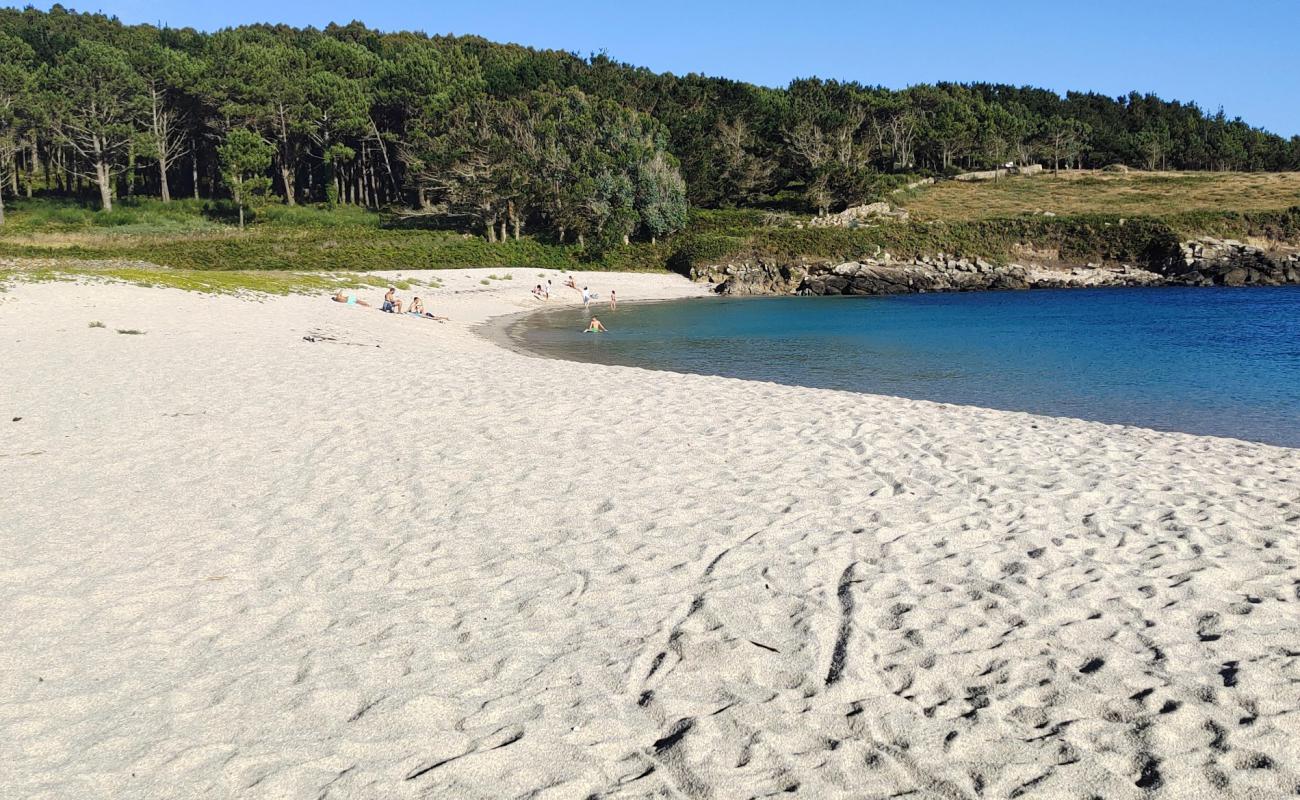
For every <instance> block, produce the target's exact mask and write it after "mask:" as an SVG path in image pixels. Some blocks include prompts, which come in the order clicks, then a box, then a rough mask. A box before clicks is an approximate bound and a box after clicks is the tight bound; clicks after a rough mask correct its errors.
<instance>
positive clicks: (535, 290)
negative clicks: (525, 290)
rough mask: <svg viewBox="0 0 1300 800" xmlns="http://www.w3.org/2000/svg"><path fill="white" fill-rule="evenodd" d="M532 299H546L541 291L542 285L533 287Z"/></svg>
mask: <svg viewBox="0 0 1300 800" xmlns="http://www.w3.org/2000/svg"><path fill="white" fill-rule="evenodd" d="M533 297H536V298H537V299H538V300H544V299H546V294H545V292H544V291H543V290H542V285H541V284H540V283H539V284H537V285H536V286H534V287H533Z"/></svg>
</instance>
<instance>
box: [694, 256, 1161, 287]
mask: <svg viewBox="0 0 1300 800" xmlns="http://www.w3.org/2000/svg"><path fill="white" fill-rule="evenodd" d="M692 277H695V278H696V279H697V280H708V281H710V282H712V283H716V284H718V289H717V291H718V292H719V293H721V294H733V295H753V294H812V295H835V294H847V295H884V294H909V293H915V292H972V291H984V290H996V289H1032V288H1065V287H1083V286H1150V285H1153V284H1159V283H1163V282H1164V278H1163V277H1162V276H1160V275H1158V274H1156V273H1154V272H1149V271H1147V270H1143V269H1138V268H1136V267H1131V266H1119V267H1103V266H1101V265H1089V266H1088V267H1074V268H1050V267H1041V266H1023V265H1020V264H1006V265H997V264H992V263H990V262H988V261H985V260H983V259H974V260H970V259H965V258H955V257H949V256H936V257H928V256H927V257H923V258H919V259H914V260H907V261H896V260H894V259H892V258H890V257H889V254H888V253H885V254H882V255H881V256H879V257H876V258H872V259H867V260H864V261H847V262H842V263H838V264H833V263H828V262H812V263H802V264H798V265H784V264H773V263H768V262H763V261H754V262H744V263H740V264H726V265H720V266H717V267H710V268H706V269H704V270H699V271H697V272H696V273H693V276H692Z"/></svg>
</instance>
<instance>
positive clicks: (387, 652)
mask: <svg viewBox="0 0 1300 800" xmlns="http://www.w3.org/2000/svg"><path fill="white" fill-rule="evenodd" d="M529 274H530V275H531V273H529ZM478 277H479V275H478V273H476V272H474V271H467V272H465V273H458V274H455V275H452V276H450V277H449V278H448V280H447V284H446V288H445V289H442V290H439V291H438V292H430V293H427V294H426V296H427V295H428V294H432V295H435V300H436V302H434V303H431V305H432V306H434V307H435V308H436V310H438V311H440V312H441V311H446V312H447V313H450V314H451V315H453V317H455V321H454V322H452V323H450V324H447V325H438V324H436V323H430V322H425V321H420V320H415V319H412V318H396V317H393V316H390V315H382V314H380V313H378V312H367V311H361V310H356V309H349V308H345V307H343V306H340V305H336V304H333V303H329V302H327V301H324V300H321V299H316V298H301V297H292V298H278V299H271V300H265V301H264V302H253V301H248V300H238V299H233V298H213V297H203V296H198V295H190V294H184V293H180V292H175V291H170V290H154V289H144V288H135V287H123V286H98V287H90V286H73V285H36V286H19V287H16V288H13V289H11V290H10V291H9V292H8V293H7V294H0V357H2V363H3V364H4V378H3V381H2V382H0V415H2V416H0V431H2V432H3V435H2V436H0V487H3V488H2V489H0V492H2V493H3V498H4V503H3V514H2V515H0V643H2V644H0V786H3V787H7V788H6V789H5V790H4V791H3V792H0V794H4V795H5V796H12V797H37V798H66V797H199V796H204V797H241V798H242V797H266V798H281V797H292V798H297V797H303V798H308V797H312V798H314V797H357V798H372V797H393V798H401V797H468V798H476V797H483V798H489V797H516V796H527V797H546V798H568V797H575V798H581V797H587V796H599V797H608V798H636V797H677V798H708V797H716V798H731V797H755V796H769V795H774V794H780V793H782V792H792V791H793V792H796V793H797V794H798V795H799V796H806V797H841V796H842V797H888V796H895V795H899V794H905V795H907V796H914V797H925V798H974V797H980V796H986V797H1009V796H1024V797H1070V798H1083V797H1090V796H1099V797H1107V798H1126V797H1145V796H1154V797H1169V798H1187V797H1282V796H1291V795H1293V794H1294V793H1295V792H1296V791H1297V787H1300V570H1298V569H1297V565H1298V564H1300V538H1298V535H1300V451H1297V450H1287V449H1282V448H1275V447H1267V446H1262V445H1255V444H1247V443H1240V442H1234V441H1231V440H1222V439H1208V438H1198V437H1192V436H1184V435H1178V434H1164V433H1156V432H1151V431H1145V430H1138V429H1126V428H1118V427H1113V426H1105V425H1099V424H1093V423H1087V422H1079V421H1072V420H1055V419H1045V418H1040V417H1033V416H1029V415H1023V414H1011V413H1005V412H995V411H986V410H981V409H970V408H957V407H952V406H943V405H938V404H932V403H924V402H915V401H908V400H899V399H891V398H882V397H873V396H863V395H854V394H849V393H841V392H832V391H823V390H811V389H799V388H790V387H781V386H774V385H768V384H761V383H752V382H744V381H737V380H729V379H721V378H710V377H702V376H688V375H675V374H667V373H654V372H648V371H644V370H637V369H630V368H619V367H603V366H596V365H587V364H576V363H569V362H559V361H546V360H540V359H535V358H529V357H526V356H523V355H520V354H517V353H512V352H509V351H506V350H504V349H501V348H499V347H497V346H495V345H493V344H492V343H490V342H489V341H487V340H486V339H483V338H482V337H479V336H477V335H476V334H475V333H474V332H473V324H474V323H476V322H478V321H481V320H483V319H486V318H487V317H489V316H491V315H493V314H500V313H506V312H510V311H517V310H520V309H521V308H526V307H528V306H529V305H530V303H529V301H526V300H524V299H522V297H521V295H525V294H526V293H527V289H528V286H529V285H531V284H529V283H527V281H526V280H523V279H520V280H517V281H516V283H519V284H521V285H519V286H514V285H510V286H506V287H504V288H500V284H497V285H496V286H494V287H493V288H486V287H480V285H479V284H478V282H477V281H478ZM528 280H532V279H531V277H529V278H528ZM591 280H592V281H596V280H599V281H601V283H600V287H601V291H602V292H603V291H607V288H608V287H609V286H617V288H618V290H619V294H620V296H621V297H623V298H624V299H633V298H636V297H650V296H664V295H686V294H693V293H698V292H699V291H700V290H699V288H698V287H695V286H692V285H689V284H685V283H684V282H678V281H676V280H674V279H670V278H665V277H662V276H617V277H606V276H593V277H592V278H591ZM558 282H559V281H558V280H556V283H557V284H558ZM595 285H596V284H595V283H593V286H595ZM602 318H604V319H606V321H607V323H610V325H611V327H616V325H615V323H616V320H617V315H616V314H615V315H607V314H604V313H602ZM90 320H103V321H104V322H105V323H106V324H107V325H108V326H109V327H108V328H106V329H90V328H87V322H88V321H90ZM115 327H123V328H126V327H130V328H139V329H143V330H145V331H147V333H146V334H144V335H140V336H129V335H120V334H117V333H115V332H114V328H115ZM305 335H313V336H317V337H322V336H329V337H333V338H334V339H336V340H338V341H317V342H307V341H304V340H303V337H304V336H305ZM16 416H20V417H22V419H21V420H20V421H18V422H10V419H11V418H12V417H16ZM908 793H910V794H908Z"/></svg>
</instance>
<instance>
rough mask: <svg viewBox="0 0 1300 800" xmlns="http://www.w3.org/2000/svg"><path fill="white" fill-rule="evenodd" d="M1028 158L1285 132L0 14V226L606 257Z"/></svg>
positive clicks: (961, 98) (1248, 161)
mask: <svg viewBox="0 0 1300 800" xmlns="http://www.w3.org/2000/svg"><path fill="white" fill-rule="evenodd" d="M1031 160H1043V161H1045V162H1046V163H1047V164H1048V165H1049V166H1050V167H1096V166H1103V165H1107V164H1111V163H1126V164H1129V165H1132V166H1135V167H1142V168H1146V169H1166V168H1169V169H1214V170H1284V169H1300V137H1294V138H1292V139H1291V140H1290V141H1287V140H1284V139H1282V138H1280V137H1278V136H1275V135H1273V134H1269V133H1267V132H1265V131H1262V130H1259V129H1257V128H1252V127H1250V126H1249V125H1247V124H1246V123H1244V122H1242V121H1240V120H1236V119H1233V120H1229V119H1226V118H1225V117H1224V116H1223V114H1222V113H1219V114H1216V115H1207V114H1205V113H1203V112H1202V111H1201V110H1200V109H1199V108H1197V107H1196V106H1195V105H1184V104H1180V103H1177V102H1167V101H1164V100H1161V99H1159V98H1156V97H1153V96H1149V95H1148V96H1142V95H1137V94H1132V95H1129V96H1127V97H1121V98H1111V97H1106V96H1102V95H1097V94H1080V93H1070V94H1068V95H1066V96H1065V97H1064V98H1062V97H1060V96H1059V95H1057V94H1055V93H1053V92H1050V91H1045V90H1040V89H1032V88H1016V87H1010V86H995V85H982V84H975V85H960V84H939V85H933V86H930V85H922V86H915V87H912V88H909V89H906V90H902V91H891V90H888V89H883V88H877V87H869V86H862V85H859V84H856V83H840V82H835V81H823V80H818V79H806V80H798V81H795V82H793V83H792V84H791V85H790V86H789V87H788V88H786V89H779V90H778V89H768V88H762V87H758V86H753V85H750V84H745V83H739V82H736V81H730V80H725V79H718V78H705V77H700V76H695V75H691V76H687V77H676V76H673V75H668V74H656V73H653V72H650V71H649V70H645V69H639V68H634V67H630V66H627V65H624V64H619V63H616V62H614V61H611V60H610V59H608V58H605V57H604V56H594V57H592V58H589V59H584V58H580V57H578V56H576V55H573V54H570V53H564V52H554V51H537V50H532V49H528V48H523V47H518V46H513V45H500V44H494V43H491V42H488V41H485V40H483V39H479V38H475V37H438V36H435V37H427V36H425V35H423V34H414V33H392V34H389V33H380V32H378V31H373V30H370V29H368V28H366V27H365V26H363V25H361V24H360V23H356V22H354V23H351V24H349V25H346V26H330V27H328V28H326V29H325V30H323V31H320V30H315V29H295V28H290V27H287V26H265V25H258V26H250V27H242V28H235V29H227V30H222V31H218V32H216V33H212V34H205V33H199V32H196V31H193V30H189V29H184V30H177V29H169V28H162V29H159V28H155V27H152V26H147V25H145V26H126V25H122V24H121V23H119V22H118V21H117V20H115V19H111V18H108V17H104V16H102V15H91V14H78V13H75V12H70V11H66V10H64V9H63V8H61V7H59V6H55V7H54V8H52V9H51V10H50V11H49V12H48V13H44V12H40V11H36V10H33V9H26V10H23V11H18V10H12V9H4V10H0V221H2V220H3V197H4V195H5V194H6V193H7V194H9V195H10V196H13V195H20V194H26V195H27V196H31V195H32V194H33V192H36V191H41V192H49V193H55V194H68V195H80V194H83V193H86V194H90V195H92V196H94V197H96V198H97V199H98V201H99V203H100V204H101V205H102V207H103V208H104V209H108V210H111V208H112V204H113V201H114V198H115V197H122V196H131V195H137V194H147V195H152V196H156V197H161V198H162V199H163V200H164V201H167V200H170V199H171V198H172V197H175V196H177V195H178V194H184V195H187V196H193V197H195V198H199V197H208V198H212V197H219V196H220V197H231V198H233V199H234V200H235V201H236V202H237V203H238V205H239V206H240V210H241V215H242V210H243V207H244V206H246V205H256V204H257V203H259V202H263V201H264V200H265V199H266V198H267V196H268V195H271V196H276V197H278V198H279V200H280V201H281V202H283V203H287V204H289V205H293V204H295V203H300V202H325V203H331V204H354V205H360V206H366V207H370V208H381V207H389V208H395V209H412V211H411V213H413V214H420V215H424V218H425V219H428V220H430V221H433V222H435V223H436V224H442V225H447V226H454V227H462V228H465V229H474V230H478V231H481V232H483V234H484V235H485V236H486V237H487V238H488V239H489V240H497V239H505V238H508V237H513V238H516V239H517V238H520V237H521V236H523V235H524V234H526V233H541V234H543V235H544V236H546V237H547V238H549V239H551V240H554V241H559V242H569V241H577V242H583V243H585V244H589V245H594V246H596V247H599V248H606V247H608V246H610V245H613V244H617V243H619V242H625V241H628V240H629V239H630V238H632V237H637V238H641V239H654V238H655V237H659V236H664V235H667V234H670V233H672V232H674V231H677V230H680V229H681V228H682V226H683V225H684V224H685V220H686V207H687V202H688V200H689V202H691V203H694V204H696V205H698V206H703V207H735V206H747V205H757V204H772V203H785V204H787V205H790V204H793V205H795V206H796V207H798V208H800V209H817V210H822V211H825V210H829V209H831V208H835V207H840V206H843V205H845V204H848V203H853V202H858V201H862V200H867V199H871V198H873V197H876V196H879V195H880V194H881V193H883V192H884V191H886V190H888V189H889V188H892V187H894V186H896V185H898V184H899V183H902V182H904V181H906V180H907V179H908V177H909V176H912V175H917V174H942V173H945V172H953V171H957V170H960V169H963V168H973V167H982V166H988V165H992V164H1000V163H1003V162H1007V161H1019V162H1022V163H1024V162H1028V161H1031ZM241 218H242V216H241Z"/></svg>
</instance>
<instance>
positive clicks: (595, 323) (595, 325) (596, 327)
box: [583, 317, 609, 333]
mask: <svg viewBox="0 0 1300 800" xmlns="http://www.w3.org/2000/svg"><path fill="white" fill-rule="evenodd" d="M583 333H609V329H608V328H606V327H605V326H604V325H602V324H600V320H598V319H596V318H595V317H592V318H591V323H590V324H589V325H587V329H586V330H585V331H583Z"/></svg>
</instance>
